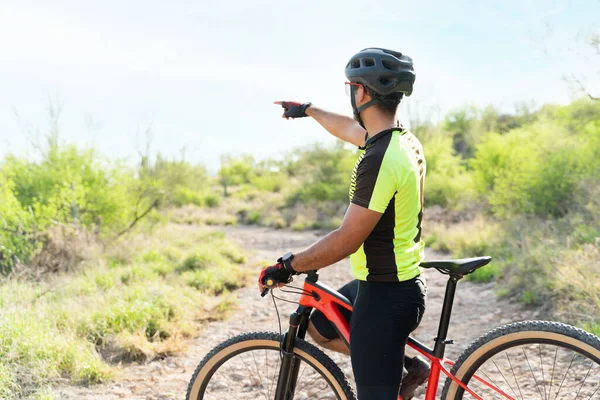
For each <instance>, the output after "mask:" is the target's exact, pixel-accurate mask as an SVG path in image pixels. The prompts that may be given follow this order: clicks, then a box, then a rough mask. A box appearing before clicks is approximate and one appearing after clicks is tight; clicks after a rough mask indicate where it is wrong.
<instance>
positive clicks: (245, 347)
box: [187, 332, 356, 400]
mask: <svg viewBox="0 0 600 400" xmlns="http://www.w3.org/2000/svg"><path fill="white" fill-rule="evenodd" d="M281 338H282V337H281V335H279V334H277V333H272V332H255V333H247V334H243V335H239V336H235V337H233V338H231V339H229V340H227V341H225V342H223V343H222V344H220V345H219V346H217V347H215V348H214V349H213V350H212V351H211V352H210V353H209V354H208V355H207V356H206V357H204V359H203V360H202V362H200V364H199V365H198V367H197V368H196V371H195V372H194V375H193V376H192V379H191V381H190V383H189V386H188V391H187V399H188V400H213V399H248V400H262V399H265V400H272V399H273V398H274V397H275V390H276V386H277V378H278V376H279V370H280V367H281V350H280V344H281ZM294 355H295V356H296V357H297V359H298V360H301V365H300V368H299V371H298V379H297V383H296V390H295V394H294V396H293V397H289V399H286V400H292V399H331V400H334V399H335V400H356V395H355V394H354V390H353V389H352V387H351V386H350V384H349V382H348V380H347V378H346V376H345V375H344V373H343V372H342V371H341V370H340V368H339V367H338V366H337V365H336V364H335V363H334V362H333V361H332V360H331V359H330V358H329V357H327V355H325V353H323V352H322V351H321V350H319V349H317V348H316V347H315V346H313V345H311V344H310V343H308V342H306V341H304V340H302V339H297V340H296V347H295V348H294Z"/></svg>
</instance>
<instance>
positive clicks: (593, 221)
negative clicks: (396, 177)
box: [425, 211, 600, 334]
mask: <svg viewBox="0 0 600 400" xmlns="http://www.w3.org/2000/svg"><path fill="white" fill-rule="evenodd" d="M597 218H598V217H597V216H596V215H594V213H588V212H582V211H580V212H573V213H571V214H569V215H568V216H567V217H564V218H562V219H551V220H544V219H541V218H527V217H523V216H521V217H516V218H514V219H512V220H510V221H502V222H498V221H495V220H493V219H491V218H490V217H484V216H482V215H479V216H476V217H475V218H472V219H470V220H466V221H461V222H459V223H456V224H443V223H439V224H437V225H435V226H433V227H432V228H431V231H432V233H431V234H430V236H429V237H428V238H426V242H427V244H428V245H430V246H431V247H432V248H434V249H436V250H438V251H445V252H449V253H450V254H451V255H452V256H453V257H470V256H480V255H490V256H492V257H494V259H493V261H492V263H490V264H489V265H488V266H486V267H484V268H481V269H479V270H477V271H476V272H475V273H473V274H470V275H468V276H467V278H468V279H471V280H474V281H476V282H489V281H492V280H496V281H497V282H498V287H497V293H498V295H499V296H511V297H513V298H515V299H517V300H518V301H520V302H522V303H524V304H526V305H529V306H532V307H538V308H540V309H541V310H542V311H543V312H544V313H545V316H546V317H547V318H552V319H556V320H559V321H562V322H566V323H571V324H575V325H578V326H580V327H583V328H584V329H587V330H588V331H590V332H592V333H596V334H598V332H599V331H600V328H599V326H600V322H599V321H600V312H599V311H598V310H600V230H598V229H597V228H594V227H597V226H598V223H597ZM425 231H426V232H427V228H426V230H425Z"/></svg>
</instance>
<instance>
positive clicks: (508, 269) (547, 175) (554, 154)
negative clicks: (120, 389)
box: [0, 100, 600, 398]
mask: <svg viewBox="0 0 600 400" xmlns="http://www.w3.org/2000/svg"><path fill="white" fill-rule="evenodd" d="M413 131H414V132H415V134H416V135H417V136H418V137H419V138H420V139H421V141H422V143H423V145H424V149H425V153H426V157H427V169H428V170H427V179H426V189H425V190H426V192H425V201H426V207H427V209H426V211H425V218H426V221H425V223H424V237H425V241H426V242H427V244H428V245H429V246H431V247H433V248H435V249H437V250H441V251H446V252H449V253H451V254H452V255H453V256H456V257H462V256H477V255H484V254H485V255H491V256H493V257H494V261H493V263H492V264H491V265H490V266H489V267H486V268H483V269H481V270H479V271H478V272H477V273H475V274H473V275H471V276H470V278H471V279H474V280H477V281H490V280H496V281H497V282H498V285H497V287H498V295H500V296H512V297H514V298H515V299H517V300H519V301H522V302H524V303H526V304H530V305H531V306H534V307H539V308H541V309H542V310H543V311H544V312H545V314H546V316H547V317H549V318H556V319H559V320H561V321H565V322H571V323H574V324H577V325H580V326H583V327H584V328H586V329H588V330H590V331H592V332H595V333H599V332H600V314H599V312H598V309H600V251H599V245H600V204H599V203H600V200H599V199H600V102H594V101H591V100H579V101H575V102H573V103H572V104H570V105H567V106H556V105H547V106H544V107H541V108H540V109H537V110H530V109H527V108H521V109H519V110H517V112H516V113H515V114H512V115H508V114H501V113H499V112H497V111H496V110H495V109H494V108H493V107H487V108H484V109H478V108H474V107H465V108H463V109H460V110H456V111H454V112H452V113H450V114H449V115H447V116H446V117H445V119H444V120H442V121H440V122H438V123H421V124H418V123H413ZM48 138H49V139H48V143H47V145H45V146H41V148H42V149H43V150H41V151H40V152H39V154H37V155H36V156H35V157H20V156H18V155H10V156H7V157H5V158H4V159H3V160H1V161H0V273H1V275H2V279H3V282H2V284H1V285H0V302H1V303H2V309H3V313H2V315H0V397H2V398H23V397H27V396H32V397H34V398H44V397H47V396H50V395H49V393H50V392H49V391H48V390H47V388H48V385H52V384H53V383H55V382H57V381H60V380H65V379H66V380H70V381H73V382H81V383H85V384H92V383H95V382H101V381H104V380H106V379H108V378H109V377H110V376H112V375H114V374H115V373H117V374H118V368H116V367H115V366H116V365H118V363H123V362H144V361H147V360H150V359H153V358H156V357H164V356H165V355H167V354H171V353H173V352H176V351H179V350H180V349H181V346H182V341H181V339H182V338H185V337H189V336H192V335H194V334H195V333H196V332H197V330H198V329H199V327H200V326H201V323H202V321H205V320H208V319H212V318H222V317H223V314H224V312H225V311H226V310H227V308H228V306H229V305H230V304H231V298H230V297H229V296H227V293H228V292H229V291H230V290H233V289H235V288H237V287H239V286H240V285H243V284H244V283H245V282H246V281H247V279H246V278H247V277H248V276H249V274H250V275H251V273H250V272H248V270H246V269H243V268H241V267H240V265H241V264H243V263H244V261H245V257H244V254H243V253H242V252H241V251H240V250H239V249H238V248H237V247H236V246H235V245H234V244H232V243H230V242H229V241H227V239H226V238H224V237H223V235H222V234H220V233H218V232H215V231H214V230H212V229H211V228H210V227H209V226H208V225H228V224H257V225H264V226H270V227H273V228H277V229H280V228H291V229H295V230H303V229H311V228H316V229H319V228H324V229H334V228H336V227H338V226H339V223H340V222H341V219H342V217H343V214H344V212H345V209H346V206H347V202H348V185H349V176H350V172H351V170H352V167H353V164H354V161H355V159H356V149H354V148H351V147H349V146H345V145H343V144H342V143H337V144H335V145H334V146H325V145H312V146H308V147H305V148H300V149H295V150H293V151H291V152H290V154H288V155H286V157H284V158H283V161H281V160H262V161H257V160H255V159H254V158H253V157H252V156H250V155H240V156H224V157H223V159H222V163H221V168H220V170H219V172H218V174H217V176H210V174H208V172H207V170H206V169H205V168H204V167H203V166H201V165H194V164H191V163H189V162H186V161H185V160H183V159H182V160H170V159H165V158H164V157H161V156H160V155H159V156H157V157H149V156H143V157H142V158H141V159H140V161H139V163H138V164H137V166H132V165H130V164H127V163H124V162H122V161H119V160H112V159H108V158H105V157H104V156H102V155H100V154H98V153H97V152H96V151H95V150H94V149H87V148H78V147H74V146H70V145H66V144H61V143H60V142H59V140H58V135H57V132H51V133H50V134H49V136H48Z"/></svg>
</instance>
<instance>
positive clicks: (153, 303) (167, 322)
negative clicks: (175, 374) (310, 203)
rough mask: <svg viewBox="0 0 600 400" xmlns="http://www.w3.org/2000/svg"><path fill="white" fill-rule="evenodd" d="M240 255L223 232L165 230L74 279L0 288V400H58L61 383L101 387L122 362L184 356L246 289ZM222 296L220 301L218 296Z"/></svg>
mask: <svg viewBox="0 0 600 400" xmlns="http://www.w3.org/2000/svg"><path fill="white" fill-rule="evenodd" d="M244 262H245V257H244V255H243V253H242V252H241V251H240V250H239V249H238V248H237V247H236V246H235V245H234V244H232V243H231V242H229V241H228V240H226V239H225V238H224V236H223V235H222V234H221V233H218V232H211V231H206V230H202V229H200V228H198V227H196V228H195V229H191V228H189V227H187V226H174V225H166V226H163V227H161V228H159V229H158V230H157V231H156V233H155V234H153V235H139V236H137V237H134V238H131V240H130V241H128V243H124V244H123V246H121V247H117V248H115V249H112V250H110V251H109V253H108V254H106V255H105V256H104V257H103V258H102V259H100V260H98V261H97V262H96V263H95V265H93V266H91V267H88V268H87V269H86V270H85V271H83V272H81V273H79V274H76V275H62V276H58V277H54V278H53V279H51V280H49V281H45V282H38V283H35V284H34V283H30V282H18V281H9V282H6V283H5V284H3V285H2V286H0V306H1V307H2V310H3V311H2V313H1V314H0V398H6V399H16V398H28V397H29V398H37V399H45V398H51V393H52V391H51V386H52V385H53V384H54V383H56V382H59V381H64V380H67V381H70V382H73V383H79V384H86V385H87V384H95V383H99V382H105V381H107V380H108V379H110V378H111V377H112V376H113V375H114V373H115V372H116V371H117V370H118V368H117V367H116V366H115V363H120V362H145V361H148V360H152V359H154V358H156V357H164V356H166V355H170V354H174V353H176V352H178V351H181V350H182V348H183V345H184V342H183V340H182V339H184V338H187V337H191V336H193V335H195V334H197V332H198V330H199V328H200V324H201V321H203V320H207V319H208V320H214V319H219V318H222V317H223V316H224V315H225V314H226V311H227V309H229V308H230V307H231V305H232V304H233V300H232V297H231V296H228V295H226V293H227V292H228V291H229V290H232V289H235V288H238V287H240V286H241V285H244V284H245V283H246V282H247V277H248V274H247V272H246V271H245V270H244V269H243V268H241V267H240V264H242V263H244ZM216 295H221V296H216Z"/></svg>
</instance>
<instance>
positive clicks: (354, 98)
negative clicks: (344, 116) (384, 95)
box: [350, 89, 381, 130]
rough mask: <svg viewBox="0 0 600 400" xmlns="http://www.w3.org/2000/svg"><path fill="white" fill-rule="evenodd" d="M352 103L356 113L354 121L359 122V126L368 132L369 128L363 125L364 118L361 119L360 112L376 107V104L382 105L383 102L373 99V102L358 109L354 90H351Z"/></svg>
mask: <svg viewBox="0 0 600 400" xmlns="http://www.w3.org/2000/svg"><path fill="white" fill-rule="evenodd" d="M350 102H351V103H352V110H353V111H354V119H355V120H356V122H358V124H359V125H360V126H361V127H362V128H363V129H364V130H366V129H367V128H366V127H365V124H364V123H363V120H362V118H361V117H360V112H361V111H363V110H365V109H367V108H369V107H371V106H374V105H375V104H380V103H381V100H378V99H375V98H373V99H371V101H368V102H367V103H365V104H363V105H362V106H360V107H358V108H357V107H356V96H355V94H354V89H352V90H350Z"/></svg>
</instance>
